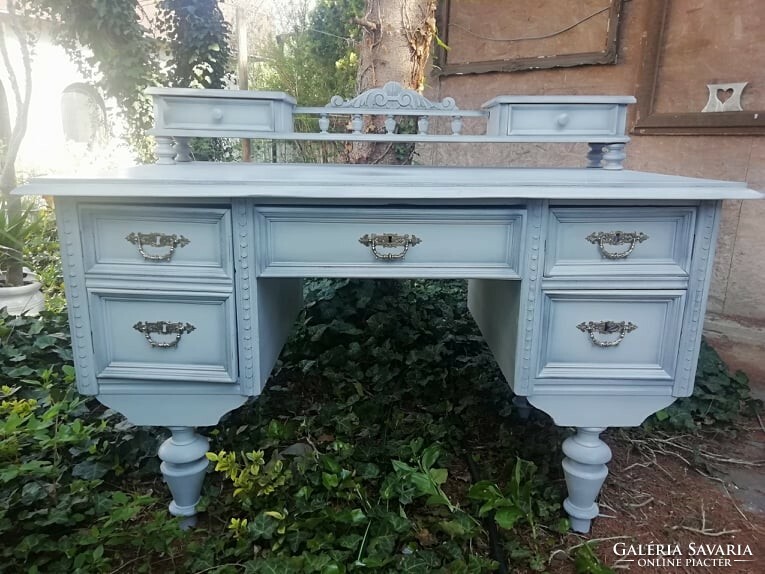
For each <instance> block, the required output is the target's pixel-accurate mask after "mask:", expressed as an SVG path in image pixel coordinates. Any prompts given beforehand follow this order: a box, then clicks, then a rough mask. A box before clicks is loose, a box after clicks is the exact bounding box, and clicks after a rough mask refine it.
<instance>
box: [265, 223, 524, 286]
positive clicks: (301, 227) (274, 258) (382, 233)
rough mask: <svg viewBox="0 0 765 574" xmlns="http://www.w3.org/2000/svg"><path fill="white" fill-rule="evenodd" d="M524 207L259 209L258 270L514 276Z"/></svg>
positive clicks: (383, 275)
mask: <svg viewBox="0 0 765 574" xmlns="http://www.w3.org/2000/svg"><path fill="white" fill-rule="evenodd" d="M523 214H524V212H523V211H522V210H508V209H496V210H464V209H459V210H447V209H441V210H433V209H408V210H392V209H352V208H337V209H326V208H316V209H313V208H304V209H291V208H290V209H281V208H259V209H258V217H257V222H258V226H259V228H260V230H259V235H258V237H259V239H260V241H259V252H258V253H259V260H260V273H261V275H264V276H268V275H269V274H272V275H289V274H294V275H296V276H309V275H317V276H331V275H337V276H344V277H345V276H361V277H407V276H411V277H421V276H443V277H448V276H455V275H465V276H489V277H491V276H498V277H517V276H518V260H519V257H520V252H521V242H522V237H523V236H522V231H523V217H524V215H523Z"/></svg>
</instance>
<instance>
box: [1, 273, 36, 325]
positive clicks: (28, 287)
mask: <svg viewBox="0 0 765 574" xmlns="http://www.w3.org/2000/svg"><path fill="white" fill-rule="evenodd" d="M4 279H5V277H4V275H3V274H2V273H0V309H2V308H3V307H5V308H6V310H7V311H8V313H9V314H11V315H21V314H22V313H26V314H27V315H32V316H34V315H38V314H39V313H40V311H42V310H43V309H45V298H44V297H43V294H42V292H41V291H40V287H41V286H42V285H41V284H40V282H39V281H37V275H35V274H34V273H32V272H31V271H29V270H26V269H25V270H24V285H21V286H19V287H4V286H3V280H4Z"/></svg>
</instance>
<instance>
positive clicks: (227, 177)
mask: <svg viewBox="0 0 765 574" xmlns="http://www.w3.org/2000/svg"><path fill="white" fill-rule="evenodd" d="M15 193H18V194H22V195H53V196H71V197H75V196H79V197H104V198H122V197H124V198H130V197H137V198H139V197H151V198H198V199H202V198H246V197H252V198H260V199H264V200H265V199H271V200H282V199H283V200H307V199H311V200H324V199H331V200H351V201H361V202H363V201H365V200H372V201H374V200H422V201H439V200H485V199H491V200H519V199H562V200H565V199H573V200H587V199H597V200H701V199H712V200H714V199H760V198H762V197H764V196H763V194H761V193H759V192H757V191H754V190H752V189H749V188H747V185H746V183H745V182H731V181H718V180H710V179H698V178H690V177H681V176H674V175H662V174H656V173H649V172H640V171H630V170H614V171H610V170H603V169H582V168H579V169H576V168H556V169H539V168H476V167H429V166H370V165H327V164H320V165H317V164H313V165H305V164H243V163H206V162H192V163H179V164H175V165H157V164H152V165H140V166H136V167H132V168H128V169H126V170H124V171H121V172H115V173H112V174H106V175H102V176H89V177H83V176H72V177H63V176H49V177H42V178H36V179H33V180H32V181H31V182H29V183H28V184H26V185H23V186H21V187H20V188H18V190H17V191H16V192H15Z"/></svg>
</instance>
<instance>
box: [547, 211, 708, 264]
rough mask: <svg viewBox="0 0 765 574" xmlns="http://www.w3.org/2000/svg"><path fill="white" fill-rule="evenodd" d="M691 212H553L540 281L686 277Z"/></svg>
mask: <svg viewBox="0 0 765 574" xmlns="http://www.w3.org/2000/svg"><path fill="white" fill-rule="evenodd" d="M695 213H696V208H695V207H673V206H668V207H634V206H627V207H592V208H585V207H554V208H551V209H550V218H549V230H548V237H547V253H546V257H545V275H546V276H548V277H554V276H572V275H578V276H581V275H593V276H610V277H615V276H619V277H625V276H633V277H635V276H662V275H663V276H675V277H677V276H680V277H685V276H687V275H688V269H689V266H690V259H691V250H692V245H693V228H694V221H695Z"/></svg>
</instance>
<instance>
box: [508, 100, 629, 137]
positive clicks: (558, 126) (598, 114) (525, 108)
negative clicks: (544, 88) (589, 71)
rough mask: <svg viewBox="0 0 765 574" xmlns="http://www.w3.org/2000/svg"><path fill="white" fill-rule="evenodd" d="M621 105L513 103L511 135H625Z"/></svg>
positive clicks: (509, 126)
mask: <svg viewBox="0 0 765 574" xmlns="http://www.w3.org/2000/svg"><path fill="white" fill-rule="evenodd" d="M620 109H621V108H620V106H619V105H618V104H600V105H593V104H587V105H585V104H579V105H577V104H562V103H559V104H518V103H516V104H510V105H509V110H508V115H507V131H506V133H507V135H509V136H524V135H532V136H539V135H585V136H604V137H605V139H608V136H620V135H624V126H623V125H622V124H623V121H622V120H621V118H622V115H621V114H620V113H619V112H620Z"/></svg>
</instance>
